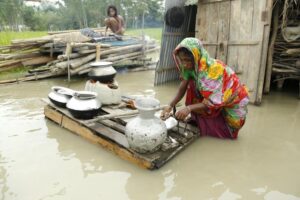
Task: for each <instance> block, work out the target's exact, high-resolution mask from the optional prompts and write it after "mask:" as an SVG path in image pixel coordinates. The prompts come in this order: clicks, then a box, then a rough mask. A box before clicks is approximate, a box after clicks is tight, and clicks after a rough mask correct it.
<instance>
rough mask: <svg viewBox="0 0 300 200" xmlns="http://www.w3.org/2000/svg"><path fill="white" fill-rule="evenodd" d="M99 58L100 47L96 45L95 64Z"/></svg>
mask: <svg viewBox="0 0 300 200" xmlns="http://www.w3.org/2000/svg"><path fill="white" fill-rule="evenodd" d="M100 56H101V45H100V44H97V45H96V62H99V61H100Z"/></svg>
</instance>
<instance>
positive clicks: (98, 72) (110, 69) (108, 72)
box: [88, 66, 117, 76]
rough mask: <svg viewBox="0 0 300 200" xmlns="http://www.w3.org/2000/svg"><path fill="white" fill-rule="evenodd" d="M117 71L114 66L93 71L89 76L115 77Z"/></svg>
mask: <svg viewBox="0 0 300 200" xmlns="http://www.w3.org/2000/svg"><path fill="white" fill-rule="evenodd" d="M116 73H117V71H116V70H115V68H113V67H112V66H110V67H104V68H95V69H92V70H91V71H90V72H89V74H88V75H89V76H108V75H114V74H116Z"/></svg>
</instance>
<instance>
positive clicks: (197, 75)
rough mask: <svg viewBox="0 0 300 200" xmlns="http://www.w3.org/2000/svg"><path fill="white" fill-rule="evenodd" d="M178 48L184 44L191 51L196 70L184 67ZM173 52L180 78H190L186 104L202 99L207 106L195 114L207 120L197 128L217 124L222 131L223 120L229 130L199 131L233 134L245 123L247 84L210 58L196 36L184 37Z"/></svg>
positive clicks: (231, 136) (230, 70)
mask: <svg viewBox="0 0 300 200" xmlns="http://www.w3.org/2000/svg"><path fill="white" fill-rule="evenodd" d="M180 48H186V49H188V50H189V51H190V52H191V53H192V55H193V57H194V64H195V70H187V69H184V67H183V66H182V64H181V63H180V59H179V57H178V55H177V52H178V50H179V49H180ZM173 56H174V59H175V63H176V65H177V67H178V69H179V71H180V73H181V78H182V79H185V80H189V82H190V83H189V86H188V90H187V97H186V104H187V105H190V104H195V103H203V104H205V105H206V107H207V108H208V111H207V113H206V114H203V115H201V116H195V117H196V118H197V119H200V120H206V121H201V122H199V123H200V124H199V123H198V125H199V128H200V132H201V130H204V132H205V130H208V131H210V132H214V130H215V131H218V130H217V129H218V128H217V127H220V129H222V131H223V132H224V126H222V125H221V126H220V123H225V126H226V127H227V130H228V131H227V132H228V133H229V134H227V135H228V136H226V134H218V133H216V134H214V133H206V134H205V133H201V134H204V135H213V136H216V137H230V138H236V137H237V135H238V131H239V130H240V129H241V128H242V126H243V125H244V123H245V119H246V114H247V104H248V102H249V96H248V91H247V88H246V87H245V86H244V85H243V84H241V82H240V80H239V78H238V76H237V75H236V74H235V73H234V71H233V70H232V69H231V68H230V67H229V66H227V65H226V64H224V63H222V62H221V61H219V60H216V59H213V58H210V57H209V55H208V53H207V51H206V50H205V49H204V47H203V45H202V43H201V41H199V40H198V39H196V38H186V39H184V40H183V41H182V42H181V43H180V44H179V45H178V46H177V47H176V49H175V50H174V52H173ZM213 120H215V121H213ZM216 120H217V121H218V123H217V124H216ZM219 122H220V123H219ZM200 125H202V127H201V126H200ZM203 126H212V127H203ZM214 127H215V128H214ZM222 131H221V132H222ZM225 132H226V131H225ZM224 135H225V136H224Z"/></svg>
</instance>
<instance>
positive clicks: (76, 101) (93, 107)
mask: <svg viewBox="0 0 300 200" xmlns="http://www.w3.org/2000/svg"><path fill="white" fill-rule="evenodd" d="M100 107H101V103H100V102H99V100H98V99H97V93H95V92H88V91H78V92H75V93H74V95H73V97H72V99H71V100H70V101H69V102H68V103H67V108H68V110H69V112H70V113H71V114H72V115H73V116H74V117H75V118H79V119H92V118H93V117H95V116H96V115H98V113H99V110H100Z"/></svg>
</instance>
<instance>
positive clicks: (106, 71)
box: [88, 61, 117, 83]
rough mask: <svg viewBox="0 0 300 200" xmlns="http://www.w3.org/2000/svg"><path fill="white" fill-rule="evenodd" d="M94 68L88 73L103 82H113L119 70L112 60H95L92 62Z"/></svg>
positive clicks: (93, 78) (92, 77)
mask: <svg viewBox="0 0 300 200" xmlns="http://www.w3.org/2000/svg"><path fill="white" fill-rule="evenodd" d="M90 65H91V66H92V70H91V71H90V72H89V73H88V76H89V77H90V78H91V79H92V80H95V81H99V82H102V83H107V82H113V79H114V77H115V76H116V74H117V71H116V70H115V68H114V67H113V66H112V62H102V61H99V62H94V63H91V64H90Z"/></svg>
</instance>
